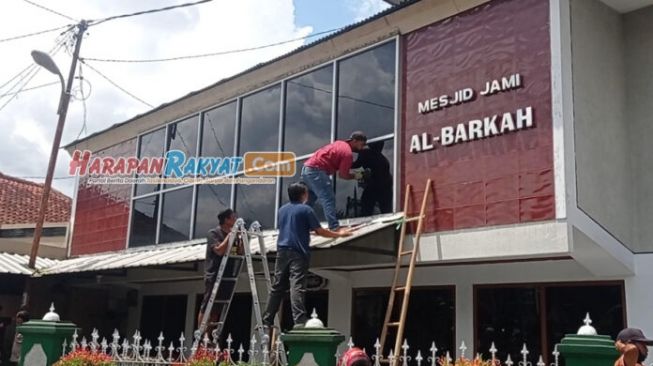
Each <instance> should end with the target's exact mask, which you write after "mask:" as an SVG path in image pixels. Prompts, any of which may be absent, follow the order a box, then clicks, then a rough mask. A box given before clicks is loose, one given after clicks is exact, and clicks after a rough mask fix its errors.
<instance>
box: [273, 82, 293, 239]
mask: <svg viewBox="0 0 653 366" xmlns="http://www.w3.org/2000/svg"><path fill="white" fill-rule="evenodd" d="M287 83H288V82H287V81H284V82H282V83H281V95H280V98H279V103H280V105H279V145H278V149H277V151H283V148H284V142H285V141H284V133H285V131H286V129H285V117H286V86H287ZM296 167H297V166H296V165H295V168H296ZM276 181H277V182H276V186H275V189H274V197H275V200H274V224H273V225H274V227H277V219H278V217H277V216H278V214H279V212H278V211H279V205H281V177H280V176H277V179H276Z"/></svg>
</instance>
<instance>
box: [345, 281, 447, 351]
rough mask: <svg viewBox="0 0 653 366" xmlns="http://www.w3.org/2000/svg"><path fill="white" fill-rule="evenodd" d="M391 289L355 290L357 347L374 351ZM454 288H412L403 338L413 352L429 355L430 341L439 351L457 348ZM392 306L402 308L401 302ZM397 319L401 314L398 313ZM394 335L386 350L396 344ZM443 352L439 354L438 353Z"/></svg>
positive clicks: (354, 321) (354, 330) (353, 324)
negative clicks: (455, 342) (455, 343)
mask: <svg viewBox="0 0 653 366" xmlns="http://www.w3.org/2000/svg"><path fill="white" fill-rule="evenodd" d="M389 292H390V289H374V290H356V291H355V293H354V301H353V303H354V308H353V312H354V316H353V323H352V326H353V328H352V337H353V340H354V343H355V344H356V346H357V347H361V348H365V349H366V350H370V351H368V354H372V353H373V352H374V343H375V342H376V339H377V338H378V337H380V334H381V326H382V325H383V320H384V317H385V311H386V309H387V306H388V296H389ZM454 298H455V294H454V290H453V289H452V288H435V289H427V288H413V290H412V292H411V298H410V302H409V304H408V318H407V319H406V329H405V332H404V338H405V339H406V340H407V341H408V344H409V345H410V351H409V353H410V354H413V355H415V354H417V351H418V350H419V351H421V352H422V356H425V355H428V354H429V353H430V352H429V348H431V343H432V342H435V343H436V346H437V347H438V349H439V350H441V351H444V352H446V350H450V351H451V353H452V354H453V353H454V351H456V349H455V346H454V339H453V338H454V334H455V332H454V325H455V320H456V309H455V303H454ZM393 309H397V312H398V310H399V309H400V305H399V304H398V303H396V304H395V306H394V307H393ZM397 318H398V314H397ZM393 340H394V337H388V340H387V341H386V344H385V346H384V353H386V354H387V352H389V351H390V349H391V348H393V347H394V343H393ZM438 354H440V353H438Z"/></svg>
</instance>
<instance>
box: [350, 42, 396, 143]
mask: <svg viewBox="0 0 653 366" xmlns="http://www.w3.org/2000/svg"><path fill="white" fill-rule="evenodd" d="M394 105H395V42H394V41H393V42H388V43H386V44H384V45H382V46H379V47H376V48H373V49H371V50H369V51H366V52H363V53H360V54H357V55H354V56H352V57H350V58H347V59H345V60H342V61H340V62H339V63H338V123H337V137H338V138H339V139H344V138H347V137H348V136H349V134H350V133H351V132H352V131H357V130H361V131H364V132H365V133H366V134H367V138H369V139H371V138H374V137H379V136H383V135H387V134H391V133H393V132H394V120H395V107H394Z"/></svg>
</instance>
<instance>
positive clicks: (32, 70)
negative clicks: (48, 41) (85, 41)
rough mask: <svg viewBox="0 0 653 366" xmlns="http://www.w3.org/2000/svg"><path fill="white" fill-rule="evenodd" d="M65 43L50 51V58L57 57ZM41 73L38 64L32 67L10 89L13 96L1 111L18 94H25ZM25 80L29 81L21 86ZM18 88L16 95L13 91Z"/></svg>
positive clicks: (1, 107)
mask: <svg viewBox="0 0 653 366" xmlns="http://www.w3.org/2000/svg"><path fill="white" fill-rule="evenodd" d="M63 43H64V41H59V43H58V44H56V45H55V46H54V47H53V48H52V50H50V52H49V54H50V56H54V55H56V54H57V52H59V50H60V49H61V48H62V47H63ZM39 71H41V67H39V66H38V65H36V64H33V65H31V66H30V67H29V71H28V72H27V73H25V75H23V77H21V78H20V79H19V80H18V81H17V82H16V83H15V84H14V85H13V86H12V87H11V88H9V90H8V93H9V94H10V95H11V96H10V98H9V99H7V101H6V102H5V103H4V104H3V105H2V106H0V111H2V110H3V109H4V108H5V107H6V106H7V105H8V104H9V103H11V101H12V100H14V99H15V98H16V96H17V95H18V94H20V93H22V92H23V90H24V89H25V87H26V86H27V84H29V82H30V81H32V79H33V78H34V77H35V76H36V74H38V73H39ZM25 79H27V80H26V81H25V82H24V83H23V84H22V85H21V82H22V81H23V80H25ZM19 86H20V87H19ZM17 87H19V89H18V91H17V92H15V93H14V92H13V91H14V90H15V89H16V88H17Z"/></svg>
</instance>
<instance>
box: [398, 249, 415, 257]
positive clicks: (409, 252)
mask: <svg viewBox="0 0 653 366" xmlns="http://www.w3.org/2000/svg"><path fill="white" fill-rule="evenodd" d="M409 254H413V251H412V250H406V251H403V252H401V253H399V255H402V256H403V255H409Z"/></svg>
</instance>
